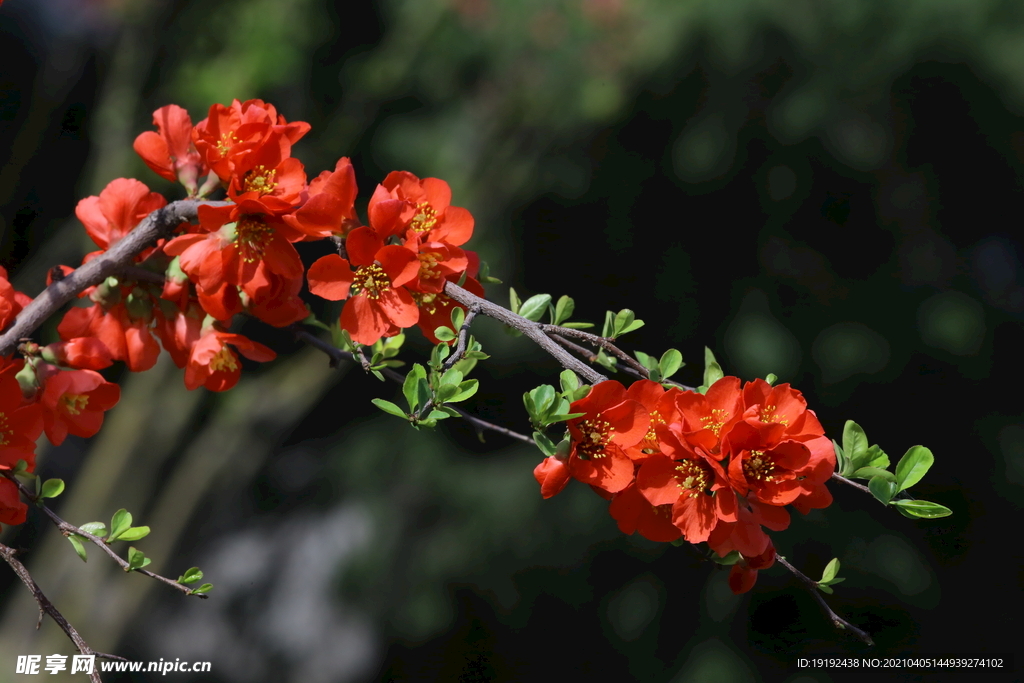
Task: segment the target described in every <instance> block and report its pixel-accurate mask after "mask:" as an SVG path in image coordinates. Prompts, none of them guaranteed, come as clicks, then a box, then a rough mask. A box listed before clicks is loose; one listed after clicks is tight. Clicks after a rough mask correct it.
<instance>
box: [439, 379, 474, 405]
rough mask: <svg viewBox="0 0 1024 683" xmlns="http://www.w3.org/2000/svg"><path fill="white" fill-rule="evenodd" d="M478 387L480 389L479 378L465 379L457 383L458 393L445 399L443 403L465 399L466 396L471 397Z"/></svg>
mask: <svg viewBox="0 0 1024 683" xmlns="http://www.w3.org/2000/svg"><path fill="white" fill-rule="evenodd" d="M478 389H480V380H478V379H467V380H466V381H464V382H462V383H461V384H459V391H458V393H456V394H455V395H454V396H452V397H451V398H449V399H448V400H447V401H445V403H458V402H459V401H465V400H466V399H467V398H472V397H473V395H474V394H476V392H477V390H478Z"/></svg>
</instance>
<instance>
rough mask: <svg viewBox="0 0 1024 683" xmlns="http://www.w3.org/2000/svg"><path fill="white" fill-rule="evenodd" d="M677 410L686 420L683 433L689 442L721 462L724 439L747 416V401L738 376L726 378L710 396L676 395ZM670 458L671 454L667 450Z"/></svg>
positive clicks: (712, 390)
mask: <svg viewBox="0 0 1024 683" xmlns="http://www.w3.org/2000/svg"><path fill="white" fill-rule="evenodd" d="M676 409H677V410H678V411H679V414H680V416H681V418H682V434H683V436H684V438H685V440H686V442H687V443H689V444H691V445H693V446H700V447H701V448H703V449H704V450H705V451H706V452H707V453H709V454H711V455H713V456H715V457H717V458H718V459H719V460H721V459H722V458H723V457H725V455H726V452H723V450H722V440H723V439H724V438H725V437H726V435H728V433H729V430H730V429H731V428H732V425H733V424H735V423H736V422H737V421H738V420H739V419H740V418H741V417H742V416H743V401H742V395H741V393H740V380H739V378H738V377H723V378H722V379H720V380H718V381H717V382H715V383H714V384H712V385H711V386H710V387H709V388H708V391H707V393H706V394H698V393H696V392H693V391H684V392H680V393H679V394H677V396H676ZM666 454H667V455H671V454H670V453H668V452H667V451H666Z"/></svg>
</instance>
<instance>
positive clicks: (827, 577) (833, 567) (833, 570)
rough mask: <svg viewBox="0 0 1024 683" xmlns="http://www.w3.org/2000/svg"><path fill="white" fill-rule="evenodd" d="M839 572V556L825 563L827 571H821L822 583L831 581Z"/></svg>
mask: <svg viewBox="0 0 1024 683" xmlns="http://www.w3.org/2000/svg"><path fill="white" fill-rule="evenodd" d="M837 573H839V558H838V557H833V558H832V561H831V562H829V563H828V564H826V565H825V571H823V572H822V573H821V583H831V582H832V579H834V578H836V574H837Z"/></svg>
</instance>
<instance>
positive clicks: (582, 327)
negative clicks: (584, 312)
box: [562, 323, 594, 330]
mask: <svg viewBox="0 0 1024 683" xmlns="http://www.w3.org/2000/svg"><path fill="white" fill-rule="evenodd" d="M593 326H594V323H562V327H568V328H569V329H570V330H586V329H589V328H591V327H593Z"/></svg>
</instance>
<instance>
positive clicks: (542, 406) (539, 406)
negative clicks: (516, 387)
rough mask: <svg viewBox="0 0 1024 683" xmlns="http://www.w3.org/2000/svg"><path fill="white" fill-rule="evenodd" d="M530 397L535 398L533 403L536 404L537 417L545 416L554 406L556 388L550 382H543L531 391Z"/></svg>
mask: <svg viewBox="0 0 1024 683" xmlns="http://www.w3.org/2000/svg"><path fill="white" fill-rule="evenodd" d="M530 397H531V398H532V399H533V405H534V406H536V410H537V417H538V418H543V417H544V416H545V415H547V414H548V413H550V412H551V408H553V407H554V403H555V388H554V387H553V386H551V385H550V384H541V385H540V386H539V387H537V388H536V389H533V390H531V391H530Z"/></svg>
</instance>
